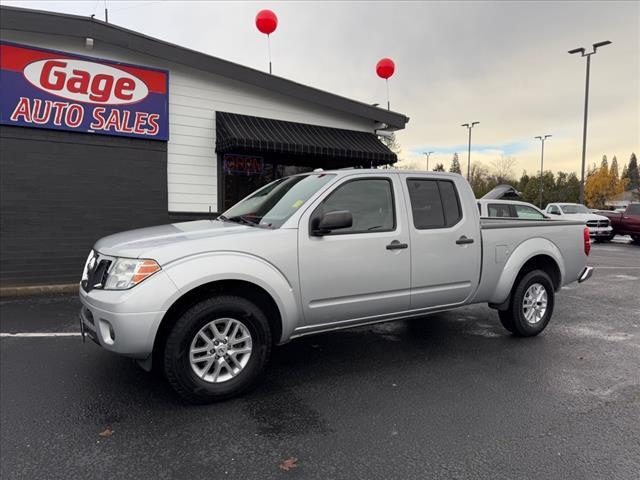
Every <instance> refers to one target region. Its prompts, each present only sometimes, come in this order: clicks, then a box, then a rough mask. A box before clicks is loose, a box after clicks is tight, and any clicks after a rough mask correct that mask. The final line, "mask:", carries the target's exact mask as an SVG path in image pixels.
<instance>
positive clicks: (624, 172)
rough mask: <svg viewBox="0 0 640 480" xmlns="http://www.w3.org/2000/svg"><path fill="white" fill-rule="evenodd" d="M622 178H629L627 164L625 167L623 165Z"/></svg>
mask: <svg viewBox="0 0 640 480" xmlns="http://www.w3.org/2000/svg"><path fill="white" fill-rule="evenodd" d="M620 178H621V179H622V180H624V179H629V169H628V168H627V165H626V164H625V166H624V167H622V174H621V175H620Z"/></svg>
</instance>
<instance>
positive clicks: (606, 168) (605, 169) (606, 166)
mask: <svg viewBox="0 0 640 480" xmlns="http://www.w3.org/2000/svg"><path fill="white" fill-rule="evenodd" d="M600 170H601V171H602V172H601V173H603V174H605V175H609V162H607V156H606V155H602V162H601V163H600Z"/></svg>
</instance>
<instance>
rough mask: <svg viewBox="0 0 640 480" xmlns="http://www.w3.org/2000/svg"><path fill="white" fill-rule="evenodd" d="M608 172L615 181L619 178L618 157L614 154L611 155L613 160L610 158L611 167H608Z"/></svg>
mask: <svg viewBox="0 0 640 480" xmlns="http://www.w3.org/2000/svg"><path fill="white" fill-rule="evenodd" d="M609 174H610V175H611V176H612V177H613V178H614V179H615V181H616V182H617V181H618V180H620V175H619V174H618V159H617V158H616V156H615V155H614V156H613V160H611V168H609Z"/></svg>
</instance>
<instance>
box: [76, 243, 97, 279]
mask: <svg viewBox="0 0 640 480" xmlns="http://www.w3.org/2000/svg"><path fill="white" fill-rule="evenodd" d="M94 255H95V253H94V251H93V250H91V251H90V252H89V256H88V257H87V261H86V262H84V270H82V278H81V279H80V281H81V282H82V281H83V280H87V279H88V277H89V275H88V273H89V264H90V263H91V261H92V260H93V261H95V260H94V258H93V257H94Z"/></svg>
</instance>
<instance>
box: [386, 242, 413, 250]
mask: <svg viewBox="0 0 640 480" xmlns="http://www.w3.org/2000/svg"><path fill="white" fill-rule="evenodd" d="M403 248H409V245H407V244H406V243H400V242H399V241H398V240H394V241H393V242H391V243H390V244H389V245H387V250H402V249H403Z"/></svg>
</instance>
